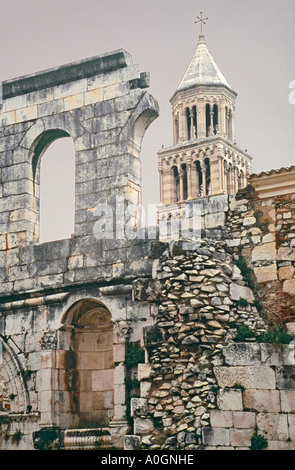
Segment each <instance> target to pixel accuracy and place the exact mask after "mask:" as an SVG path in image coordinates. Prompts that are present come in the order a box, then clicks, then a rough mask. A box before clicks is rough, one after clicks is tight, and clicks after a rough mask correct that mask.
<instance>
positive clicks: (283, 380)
mask: <svg viewBox="0 0 295 470" xmlns="http://www.w3.org/2000/svg"><path fill="white" fill-rule="evenodd" d="M276 380H277V388H278V389H280V390H282V389H287V390H295V366H294V365H286V366H282V367H277V368H276Z"/></svg>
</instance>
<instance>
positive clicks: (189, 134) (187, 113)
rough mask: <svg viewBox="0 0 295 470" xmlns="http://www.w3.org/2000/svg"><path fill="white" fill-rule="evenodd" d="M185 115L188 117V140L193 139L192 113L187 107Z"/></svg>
mask: <svg viewBox="0 0 295 470" xmlns="http://www.w3.org/2000/svg"><path fill="white" fill-rule="evenodd" d="M185 117H186V129H187V136H186V138H187V140H191V127H192V121H191V113H190V109H189V108H186V109H185Z"/></svg>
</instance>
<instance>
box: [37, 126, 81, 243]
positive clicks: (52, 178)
mask: <svg viewBox="0 0 295 470" xmlns="http://www.w3.org/2000/svg"><path fill="white" fill-rule="evenodd" d="M69 137H70V136H69V134H68V133H67V132H65V131H62V130H60V129H53V130H49V131H46V132H44V133H43V134H42V135H41V136H40V137H39V138H38V140H37V143H36V145H35V147H34V151H33V156H32V170H33V178H34V195H35V197H36V210H37V213H38V220H37V226H36V228H35V233H36V235H37V237H38V239H39V243H43V242H47V241H53V240H60V239H64V238H70V237H71V235H72V234H73V233H74V223H75V148H74V143H73V141H72V139H70V138H69Z"/></svg>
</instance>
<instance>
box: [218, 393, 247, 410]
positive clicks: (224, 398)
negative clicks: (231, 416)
mask: <svg viewBox="0 0 295 470" xmlns="http://www.w3.org/2000/svg"><path fill="white" fill-rule="evenodd" d="M217 406H218V408H220V410H224V411H242V410H243V400H242V391H241V390H238V389H230V388H225V389H220V390H219V391H218V395H217Z"/></svg>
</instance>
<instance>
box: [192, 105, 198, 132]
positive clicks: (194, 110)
mask: <svg viewBox="0 0 295 470" xmlns="http://www.w3.org/2000/svg"><path fill="white" fill-rule="evenodd" d="M193 127H194V131H193V134H194V135H193V138H194V139H197V138H198V121H197V107H196V106H194V107H193Z"/></svg>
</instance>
